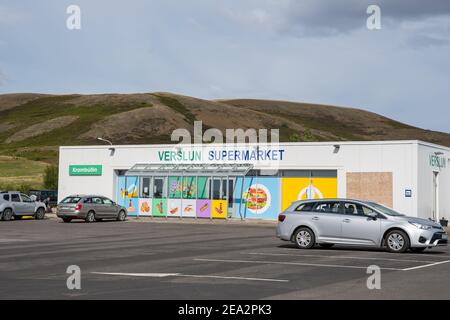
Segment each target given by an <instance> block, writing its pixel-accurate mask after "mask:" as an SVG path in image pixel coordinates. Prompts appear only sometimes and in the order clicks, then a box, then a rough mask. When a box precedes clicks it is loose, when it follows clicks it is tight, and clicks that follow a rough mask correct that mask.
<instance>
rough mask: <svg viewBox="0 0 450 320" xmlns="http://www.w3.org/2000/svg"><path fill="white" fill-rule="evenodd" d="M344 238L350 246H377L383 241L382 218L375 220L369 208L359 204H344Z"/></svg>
mask: <svg viewBox="0 0 450 320" xmlns="http://www.w3.org/2000/svg"><path fill="white" fill-rule="evenodd" d="M343 209H344V212H345V216H344V219H342V238H343V240H344V241H345V242H346V243H348V244H355V245H368V246H375V245H377V244H378V243H379V242H380V240H381V217H379V218H376V219H374V218H373V217H371V216H369V215H368V214H370V213H372V214H373V213H374V211H373V210H372V209H370V208H369V207H367V206H365V205H363V204H361V203H358V202H344V203H343Z"/></svg>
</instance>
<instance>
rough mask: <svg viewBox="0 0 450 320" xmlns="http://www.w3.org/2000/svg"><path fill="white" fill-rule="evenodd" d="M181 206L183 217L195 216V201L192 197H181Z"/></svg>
mask: <svg viewBox="0 0 450 320" xmlns="http://www.w3.org/2000/svg"><path fill="white" fill-rule="evenodd" d="M181 206H182V208H183V210H182V213H181V215H182V216H183V217H190V218H195V216H196V208H197V201H196V200H192V199H183V201H182V203H181Z"/></svg>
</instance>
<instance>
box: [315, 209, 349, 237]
mask: <svg viewBox="0 0 450 320" xmlns="http://www.w3.org/2000/svg"><path fill="white" fill-rule="evenodd" d="M342 219H343V214H342V212H341V203H340V202H339V201H319V202H317V203H316V205H315V207H314V208H313V210H312V211H311V222H312V224H313V225H314V226H315V228H316V232H317V234H316V240H317V241H318V242H320V241H327V242H333V243H339V242H340V241H341V240H340V239H341V221H342Z"/></svg>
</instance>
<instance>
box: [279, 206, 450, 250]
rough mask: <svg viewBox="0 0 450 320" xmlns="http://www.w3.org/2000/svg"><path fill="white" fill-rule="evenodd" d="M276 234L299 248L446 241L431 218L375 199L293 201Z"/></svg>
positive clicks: (419, 246)
mask: <svg viewBox="0 0 450 320" xmlns="http://www.w3.org/2000/svg"><path fill="white" fill-rule="evenodd" d="M277 237H279V238H280V239H282V240H286V241H292V242H294V243H295V244H296V245H297V247H298V248H302V249H309V248H312V247H313V246H314V245H315V244H318V245H319V246H321V247H325V248H329V247H332V246H333V245H335V244H340V245H354V246H370V247H379V248H387V250H389V251H390V252H405V251H407V250H408V249H410V250H411V251H413V252H420V251H423V250H425V249H426V248H431V247H436V246H445V245H447V241H448V236H447V233H446V232H445V231H444V229H443V228H442V226H441V225H440V224H438V223H435V222H434V221H431V220H427V219H421V218H415V217H408V216H405V215H403V214H401V213H398V212H396V211H394V210H392V209H390V208H388V207H385V206H383V205H381V204H378V203H375V202H366V201H358V200H349V199H321V200H308V201H296V202H293V203H292V204H291V205H290V206H289V208H287V209H286V210H285V211H284V212H282V213H281V214H280V215H279V217H278V226H277Z"/></svg>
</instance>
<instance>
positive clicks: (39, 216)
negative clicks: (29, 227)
mask: <svg viewBox="0 0 450 320" xmlns="http://www.w3.org/2000/svg"><path fill="white" fill-rule="evenodd" d="M44 217H45V210H44V209H43V208H39V209H37V211H36V213H35V214H34V218H35V219H36V220H42V219H44Z"/></svg>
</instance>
